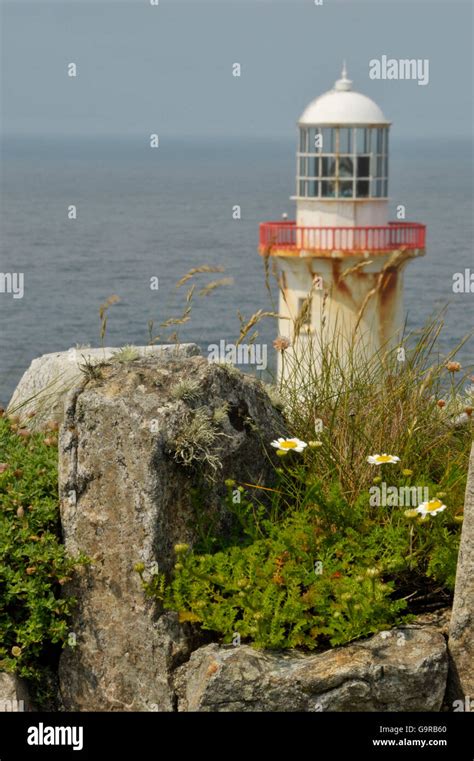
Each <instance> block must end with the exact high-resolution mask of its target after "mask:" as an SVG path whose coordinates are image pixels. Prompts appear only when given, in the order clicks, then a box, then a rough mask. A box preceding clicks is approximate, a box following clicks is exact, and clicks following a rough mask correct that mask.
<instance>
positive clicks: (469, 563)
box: [448, 444, 474, 701]
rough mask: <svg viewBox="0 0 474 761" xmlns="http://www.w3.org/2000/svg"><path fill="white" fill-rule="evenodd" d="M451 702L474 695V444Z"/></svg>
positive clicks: (452, 645)
mask: <svg viewBox="0 0 474 761" xmlns="http://www.w3.org/2000/svg"><path fill="white" fill-rule="evenodd" d="M449 655H450V678H449V690H448V696H449V698H450V700H451V701H453V700H459V699H462V698H464V697H470V698H471V699H472V698H474V444H473V445H472V449H471V456H470V459H469V473H468V479H467V486H466V497H465V500H464V521H463V527H462V534H461V545H460V548H459V558H458V567H457V572H456V586H455V590H454V601H453V611H452V616H451V626H450V629H449Z"/></svg>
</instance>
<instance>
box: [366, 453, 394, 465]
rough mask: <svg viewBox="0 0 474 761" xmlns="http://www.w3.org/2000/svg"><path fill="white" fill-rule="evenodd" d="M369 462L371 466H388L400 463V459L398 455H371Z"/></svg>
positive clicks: (368, 458)
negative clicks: (388, 464)
mask: <svg viewBox="0 0 474 761" xmlns="http://www.w3.org/2000/svg"><path fill="white" fill-rule="evenodd" d="M367 462H370V464H371V465H386V464H387V463H395V462H400V458H399V457H397V455H396V454H370V455H369V456H368V457H367Z"/></svg>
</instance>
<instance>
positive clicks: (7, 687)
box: [0, 671, 33, 713]
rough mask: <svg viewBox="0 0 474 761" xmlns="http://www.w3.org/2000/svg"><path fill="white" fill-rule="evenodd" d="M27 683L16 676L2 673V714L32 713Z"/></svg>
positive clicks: (0, 695)
mask: <svg viewBox="0 0 474 761" xmlns="http://www.w3.org/2000/svg"><path fill="white" fill-rule="evenodd" d="M32 710H33V705H32V702H31V698H30V694H29V692H28V687H27V685H26V682H25V681H24V680H23V679H20V677H18V676H16V674H7V673H6V672H4V671H0V712H4V711H8V712H12V711H13V712H15V713H16V712H18V711H32Z"/></svg>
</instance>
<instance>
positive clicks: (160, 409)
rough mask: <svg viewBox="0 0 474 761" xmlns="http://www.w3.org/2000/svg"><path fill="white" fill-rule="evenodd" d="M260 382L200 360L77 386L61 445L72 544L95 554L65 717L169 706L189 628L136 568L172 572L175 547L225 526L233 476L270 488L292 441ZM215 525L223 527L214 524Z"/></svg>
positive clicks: (68, 671) (136, 365)
mask: <svg viewBox="0 0 474 761" xmlns="http://www.w3.org/2000/svg"><path fill="white" fill-rule="evenodd" d="M284 432H285V431H284V426H283V421H282V418H281V416H280V414H279V413H278V412H277V411H276V410H275V408H274V407H273V406H272V404H271V402H270V400H269V398H268V396H267V394H266V393H265V391H264V390H263V387H262V385H261V383H259V382H258V381H257V380H255V379H254V378H252V377H249V376H245V375H243V374H241V373H239V372H236V371H235V370H233V369H232V368H229V367H226V366H220V365H216V364H209V363H208V362H207V360H205V359H204V358H202V357H191V358H187V359H183V358H176V357H173V356H170V357H168V358H162V359H156V358H144V359H140V360H137V361H135V362H131V363H128V364H127V363H126V364H118V363H116V362H113V363H111V364H108V365H106V366H104V367H101V368H100V369H99V373H98V374H97V373H96V372H95V371H94V372H92V373H91V374H90V377H89V380H88V381H87V382H86V383H85V385H84V386H83V387H82V388H80V389H76V390H74V391H73V392H71V394H70V396H69V398H68V401H67V403H66V414H65V420H64V425H63V427H62V429H61V433H60V440H59V471H60V497H61V518H62V525H63V532H64V539H65V544H66V548H67V549H68V550H69V551H70V552H71V553H74V554H75V553H77V552H78V551H79V550H81V551H82V552H84V553H86V554H87V555H88V556H89V558H90V560H91V564H90V565H89V566H86V567H84V568H83V569H82V570H81V571H78V575H77V578H76V579H75V580H74V582H73V583H72V584H71V586H70V589H69V592H71V593H73V594H75V595H76V596H77V598H78V607H77V611H76V614H75V617H74V620H73V624H72V634H74V635H75V636H74V637H72V640H74V639H75V641H76V646H75V647H74V648H69V649H67V650H66V651H65V652H64V654H63V656H62V658H61V663H60V687H61V694H62V699H63V701H64V704H65V707H66V709H68V710H87V711H101V710H137V711H150V710H160V711H171V710H173V709H174V708H175V695H174V689H173V685H172V679H171V675H172V672H173V670H174V669H175V668H176V667H177V666H179V665H180V664H181V663H183V661H184V660H185V659H186V658H187V657H189V654H190V650H191V647H192V643H191V639H190V633H189V631H188V630H186V628H185V627H183V626H181V625H178V623H177V620H176V617H175V615H174V614H171V613H166V614H162V613H161V611H160V610H159V609H158V608H157V607H156V606H155V604H154V602H153V601H152V600H150V599H148V598H146V596H145V595H144V592H143V589H142V587H141V583H140V578H139V576H138V574H137V573H136V572H135V571H134V566H135V564H136V563H137V562H139V563H141V564H143V566H144V568H145V575H148V576H150V575H151V574H153V573H156V572H157V571H158V570H159V571H165V570H169V569H170V568H171V567H172V565H173V564H174V562H175V555H174V551H173V547H174V545H175V544H176V543H182V542H187V543H190V544H194V543H195V542H196V541H197V540H198V539H199V537H200V536H205V534H206V531H207V529H208V528H209V525H210V524H211V523H212V524H213V525H214V526H217V530H219V527H220V530H221V531H226V530H227V529H228V516H227V515H226V512H225V510H224V509H223V507H222V504H223V500H222V498H223V495H224V493H225V491H226V487H225V485H224V479H226V478H229V477H233V478H235V479H237V480H238V481H243V482H246V483H251V484H258V483H265V484H268V483H270V482H271V479H272V474H273V467H272V465H271V461H270V459H269V458H267V457H265V456H264V448H265V445H266V444H268V443H269V442H270V441H271V439H272V438H274V437H275V436H278V435H281V434H282V433H284ZM213 530H215V529H213Z"/></svg>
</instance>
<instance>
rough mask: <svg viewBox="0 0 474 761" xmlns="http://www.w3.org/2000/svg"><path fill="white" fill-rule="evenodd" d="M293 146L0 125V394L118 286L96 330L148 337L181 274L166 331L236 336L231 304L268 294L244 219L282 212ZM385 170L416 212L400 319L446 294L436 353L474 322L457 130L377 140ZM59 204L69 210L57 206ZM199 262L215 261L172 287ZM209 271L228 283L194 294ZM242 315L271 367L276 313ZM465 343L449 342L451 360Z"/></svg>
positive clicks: (428, 308) (91, 323)
mask: <svg viewBox="0 0 474 761" xmlns="http://www.w3.org/2000/svg"><path fill="white" fill-rule="evenodd" d="M295 151H296V139H276V138H272V139H264V138H258V139H257V138H255V139H248V138H246V139H235V138H233V139H230V138H229V139H221V140H217V139H212V140H211V139H209V140H197V139H184V138H183V139H177V138H166V137H165V136H160V144H159V147H158V148H151V147H150V145H149V142H148V141H147V140H146V139H143V137H141V136H138V137H134V136H131V137H127V138H126V139H115V138H107V137H101V138H87V139H86V138H84V137H81V138H77V137H71V136H68V137H57V138H52V137H48V138H44V137H34V136H30V137H3V140H2V143H1V161H0V272H3V273H8V272H15V273H23V276H24V294H23V298H21V299H20V298H18V299H15V298H13V294H11V293H0V402H2V403H3V404H5V403H7V402H8V400H9V398H10V396H11V394H12V392H13V390H14V388H15V386H16V384H17V383H18V381H19V380H20V378H21V375H22V374H23V372H24V371H25V370H26V369H27V367H28V365H29V364H30V362H31V360H32V359H34V358H35V357H38V356H40V355H41V354H44V353H47V352H56V351H61V350H67V349H69V348H70V347H74V346H77V345H79V346H85V345H90V346H100V345H101V340H102V339H101V328H102V323H101V320H100V317H99V309H100V306H101V304H103V303H104V302H105V301H106V299H107V298H108V297H110V296H112V295H116V296H118V297H119V301H118V302H117V303H115V304H112V305H111V306H110V307H109V309H108V310H107V325H106V333H105V336H104V338H103V340H104V343H105V345H107V346H117V347H121V346H124V345H127V344H133V345H142V344H146V343H148V341H149V339H150V330H151V334H152V335H153V337H155V336H156V335H158V334H160V329H159V324H160V323H161V322H163V321H165V320H166V319H168V318H170V317H179V316H180V315H182V314H183V312H184V309H185V307H186V303H185V298H186V291H187V288H188V287H189V285H190V284H191V283H193V282H195V283H196V288H195V291H194V295H193V299H192V304H191V306H192V309H191V313H190V314H189V315H188V316H189V318H190V319H189V320H187V321H186V322H185V323H183V324H182V325H180V326H179V340H180V341H193V342H196V343H197V344H199V345H200V346H201V348H202V350H203V351H204V352H205V353H207V347H208V346H209V345H211V344H218V343H219V342H220V341H222V340H224V341H226V342H230V343H232V342H235V341H236V339H237V337H238V335H239V325H240V322H239V320H247V319H248V318H249V317H251V316H252V315H253V314H254V313H255V312H257V310H258V309H264V310H268V311H271V310H272V309H273V305H272V301H271V298H270V295H269V293H268V291H267V288H266V286H265V278H264V272H263V261H262V258H261V257H260V256H259V254H258V250H257V249H258V234H259V223H260V222H262V221H267V220H279V219H281V216H282V214H284V213H286V214H288V218H289V219H292V218H294V202H293V201H291V200H290V196H291V195H293V193H294V186H295V179H294V176H295V166H296V160H295ZM389 171H390V180H389V184H390V187H389V194H390V198H391V200H390V209H391V219H396V210H397V207H398V206H399V205H400V204H403V205H404V206H405V208H406V219H407V220H408V221H416V222H423V223H425V224H426V225H427V250H426V256H425V257H423V258H420V259H418V260H415V261H413V262H410V263H409V265H408V267H407V270H406V274H405V308H406V311H407V326H408V329H410V330H418V329H420V328H421V327H422V325H423V324H424V323H425V322H426V321H427V320H428V319H430V317H432V316H433V315H434V314H437V313H439V311H440V310H441V309H443V307H445V306H446V307H447V311H446V314H445V317H444V320H445V326H444V329H443V331H442V334H441V338H440V342H439V351H440V353H441V354H440V356H444V355H445V354H446V353H447V352H449V351H450V350H451V349H452V347H453V346H454V345H455V344H456V343H457V342H458V341H459V340H460V339H461V338H462V337H463V336H464V335H466V334H468V333H469V331H470V330H471V329H472V328H473V323H474V320H473V317H474V293H469V292H465V293H454V292H453V276H455V275H456V273H464V272H465V270H470V271H471V272H472V273H474V256H473V247H472V244H473V216H474V215H473V171H472V144H471V143H470V141H468V140H463V139H454V138H453V139H448V138H443V139H439V140H437V139H432V140H429V139H423V140H421V139H419V140H399V141H398V142H397V141H396V140H392V143H391V154H390V170H389ZM72 205H74V206H75V207H76V210H77V218H76V219H70V218H69V215H68V209H69V207H70V206H72ZM236 207H240V212H239V211H238V210H236ZM201 265H208V266H212V267H220V268H222V269H223V270H224V272H222V273H217V274H207V275H206V274H202V275H199V276H196V278H195V279H194V280H190V281H188V283H186V284H185V285H184V286H180V287H177V282H178V281H179V279H180V278H181V277H182V276H183V275H184V274H185V273H187V272H188V271H189V270H190V269H191V268H195V267H199V266H201ZM221 278H232V279H233V285H223V286H221V287H218V288H216V289H214V290H211V291H210V292H208V293H207V295H199V292H200V291H201V290H202V288H203V287H204V286H205V285H206V284H207V283H209V282H210V281H212V280H216V279H221ZM152 282H153V284H154V288H152V287H151V284H152ZM275 295H276V292H275ZM239 313H240V318H239ZM257 329H258V331H259V335H258V337H257V338H256V341H257V342H258V343H260V344H262V345H263V344H267V345H268V347H269V349H268V354H269V369H270V371H271V370H272V368H273V367H274V364H273V356H272V355H273V349H272V346H271V342H272V340H273V339H274V338H275V336H276V334H277V326H276V322H275V320H274V319H273V318H265V319H264V320H262V321H261V322H260V323H259V324H258V326H257ZM168 332H169V331H168ZM472 346H473V344H472V341H471V342H468V343H467V344H466V345H465V346H464V348H463V349H462V351H461V354H460V359H461V361H462V363H463V365H464V366H468V365H469V363H471V362H472ZM244 369H245V368H244Z"/></svg>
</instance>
